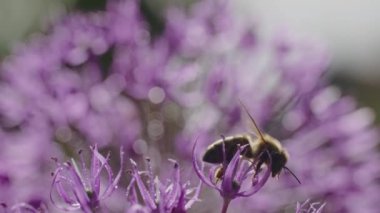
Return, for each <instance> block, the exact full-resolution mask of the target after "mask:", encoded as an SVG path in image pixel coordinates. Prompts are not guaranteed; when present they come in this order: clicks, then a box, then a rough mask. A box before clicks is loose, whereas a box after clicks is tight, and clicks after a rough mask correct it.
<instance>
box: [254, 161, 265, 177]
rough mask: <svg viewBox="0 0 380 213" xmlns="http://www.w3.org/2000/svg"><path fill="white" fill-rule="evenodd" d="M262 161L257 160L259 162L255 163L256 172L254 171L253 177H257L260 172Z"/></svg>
mask: <svg viewBox="0 0 380 213" xmlns="http://www.w3.org/2000/svg"><path fill="white" fill-rule="evenodd" d="M263 163H264V161H263V160H259V162H257V165H256V170H255V176H256V175H258V174H259V173H260V171H261V166H262V165H263Z"/></svg>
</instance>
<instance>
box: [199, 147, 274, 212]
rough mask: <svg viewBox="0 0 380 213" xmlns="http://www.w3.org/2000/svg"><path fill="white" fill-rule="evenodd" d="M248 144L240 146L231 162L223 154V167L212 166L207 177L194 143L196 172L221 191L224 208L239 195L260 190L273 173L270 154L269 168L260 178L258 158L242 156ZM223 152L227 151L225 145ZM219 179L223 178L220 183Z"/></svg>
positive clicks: (208, 183)
mask: <svg viewBox="0 0 380 213" xmlns="http://www.w3.org/2000/svg"><path fill="white" fill-rule="evenodd" d="M223 145H224V144H223ZM247 146H248V145H245V146H243V147H239V149H238V151H237V152H236V153H235V154H234V156H233V158H232V159H231V161H229V162H228V161H227V160H226V156H225V155H224V154H223V159H224V160H223V161H224V162H223V164H222V167H220V166H213V167H211V169H210V173H209V175H208V177H206V176H205V175H204V174H203V171H202V170H203V169H202V168H201V167H200V166H199V165H198V163H197V160H196V154H195V148H196V146H195V145H194V148H193V166H194V169H195V172H196V174H197V175H198V177H199V178H200V179H201V180H202V181H203V182H204V183H205V184H206V185H208V186H210V187H211V188H214V189H216V190H217V191H218V192H219V193H220V195H221V196H222V197H223V199H224V205H225V206H224V207H223V209H224V208H226V209H227V207H228V203H229V202H230V201H231V200H233V199H235V198H237V197H249V196H252V195H253V194H255V193H256V192H258V191H259V190H260V189H261V188H262V187H263V186H264V184H265V183H266V182H267V180H268V178H269V176H270V174H271V169H270V168H271V158H270V155H269V163H268V166H267V169H266V171H265V172H264V174H263V175H262V177H261V178H259V176H258V175H259V171H258V170H259V169H258V168H257V166H256V165H257V163H258V162H257V161H256V160H255V161H254V162H250V161H249V160H247V159H244V158H243V157H242V156H241V155H242V154H243V152H244V150H245V148H247ZM223 153H226V152H225V147H224V146H223ZM258 159H259V158H258ZM219 179H221V183H220V184H219V183H218V181H219ZM246 182H248V183H246ZM243 184H244V185H243ZM245 185H248V186H247V188H246V189H242V187H243V186H245ZM226 209H225V210H226Z"/></svg>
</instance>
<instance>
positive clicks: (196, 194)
mask: <svg viewBox="0 0 380 213" xmlns="http://www.w3.org/2000/svg"><path fill="white" fill-rule="evenodd" d="M201 187H202V181H199V184H198V186H197V188H196V190H195V193H194V195H193V197H192V198H191V199H190V200H189V201H187V203H186V205H185V209H189V208H190V207H191V206H192V205H193V204H194V203H195V201H198V200H199V199H198V197H199V194H200V193H201Z"/></svg>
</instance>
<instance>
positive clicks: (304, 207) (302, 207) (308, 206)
mask: <svg viewBox="0 0 380 213" xmlns="http://www.w3.org/2000/svg"><path fill="white" fill-rule="evenodd" d="M325 205H326V203H322V204H321V203H320V202H314V203H310V200H306V201H305V202H303V203H298V202H297V208H296V213H322V210H323V207H325Z"/></svg>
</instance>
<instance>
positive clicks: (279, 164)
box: [271, 152, 288, 177]
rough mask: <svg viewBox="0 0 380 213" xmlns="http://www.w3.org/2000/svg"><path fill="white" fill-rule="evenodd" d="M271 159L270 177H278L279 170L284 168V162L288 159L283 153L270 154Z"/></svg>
mask: <svg viewBox="0 0 380 213" xmlns="http://www.w3.org/2000/svg"><path fill="white" fill-rule="evenodd" d="M271 159H272V165H271V170H272V177H275V176H276V175H279V174H280V172H281V170H282V169H283V168H284V167H285V164H286V162H287V161H288V158H287V156H286V154H285V153H282V152H280V153H278V152H276V153H273V154H271Z"/></svg>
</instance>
